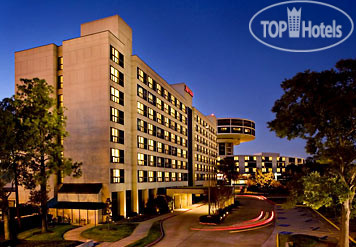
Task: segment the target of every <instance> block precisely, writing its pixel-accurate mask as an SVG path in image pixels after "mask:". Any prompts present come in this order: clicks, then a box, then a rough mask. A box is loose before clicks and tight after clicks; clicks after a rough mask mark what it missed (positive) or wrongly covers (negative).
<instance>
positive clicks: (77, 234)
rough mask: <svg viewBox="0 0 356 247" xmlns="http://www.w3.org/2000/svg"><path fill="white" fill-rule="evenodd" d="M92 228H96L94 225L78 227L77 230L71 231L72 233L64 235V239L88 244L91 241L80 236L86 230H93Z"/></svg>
mask: <svg viewBox="0 0 356 247" xmlns="http://www.w3.org/2000/svg"><path fill="white" fill-rule="evenodd" d="M92 227H94V225H85V226H81V227H77V228H75V229H73V230H70V231H68V232H66V233H64V235H63V238H64V239H65V240H73V241H81V242H86V241H88V240H89V239H86V238H84V237H82V236H81V235H80V233H82V232H83V231H85V230H86V229H89V228H92Z"/></svg>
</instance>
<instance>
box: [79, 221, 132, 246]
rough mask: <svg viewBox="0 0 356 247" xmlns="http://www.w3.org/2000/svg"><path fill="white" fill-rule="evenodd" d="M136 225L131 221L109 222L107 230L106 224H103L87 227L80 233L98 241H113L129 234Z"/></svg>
mask: <svg viewBox="0 0 356 247" xmlns="http://www.w3.org/2000/svg"><path fill="white" fill-rule="evenodd" d="M136 226H137V224H133V223H123V224H110V230H109V229H108V225H107V224H104V225H99V226H96V227H92V228H89V229H87V230H85V231H84V232H82V233H81V235H82V236H83V237H85V238H88V239H93V240H95V241H99V242H102V241H103V242H115V241H119V240H120V239H123V238H126V237H128V236H130V235H131V233H132V232H133V231H134V230H135V228H136Z"/></svg>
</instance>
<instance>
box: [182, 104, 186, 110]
mask: <svg viewBox="0 0 356 247" xmlns="http://www.w3.org/2000/svg"><path fill="white" fill-rule="evenodd" d="M182 111H183V112H186V110H185V105H184V104H182Z"/></svg>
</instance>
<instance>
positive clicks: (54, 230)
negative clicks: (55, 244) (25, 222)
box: [17, 225, 76, 241]
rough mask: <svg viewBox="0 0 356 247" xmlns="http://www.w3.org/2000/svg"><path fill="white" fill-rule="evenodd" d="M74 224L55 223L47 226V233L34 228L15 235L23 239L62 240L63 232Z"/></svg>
mask: <svg viewBox="0 0 356 247" xmlns="http://www.w3.org/2000/svg"><path fill="white" fill-rule="evenodd" d="M73 228H76V226H73V225H55V226H51V227H48V232H47V233H41V228H34V229H30V230H27V231H24V232H21V233H19V234H18V235H17V238H18V239H24V240H51V241H58V240H63V234H64V233H65V232H66V231H69V230H71V229H73Z"/></svg>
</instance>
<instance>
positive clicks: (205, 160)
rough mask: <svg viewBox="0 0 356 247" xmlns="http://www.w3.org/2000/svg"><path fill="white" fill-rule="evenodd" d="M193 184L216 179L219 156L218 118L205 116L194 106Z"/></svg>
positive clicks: (203, 183)
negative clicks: (216, 165)
mask: <svg viewBox="0 0 356 247" xmlns="http://www.w3.org/2000/svg"><path fill="white" fill-rule="evenodd" d="M192 129H193V145H192V147H193V181H194V183H193V186H194V185H207V183H208V182H209V176H210V180H212V179H213V180H215V175H214V176H213V174H214V173H215V168H214V165H215V164H216V158H217V138H216V118H215V116H214V115H210V116H205V115H203V114H202V113H201V112H199V111H198V110H197V109H196V108H195V107H193V125H192Z"/></svg>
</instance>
